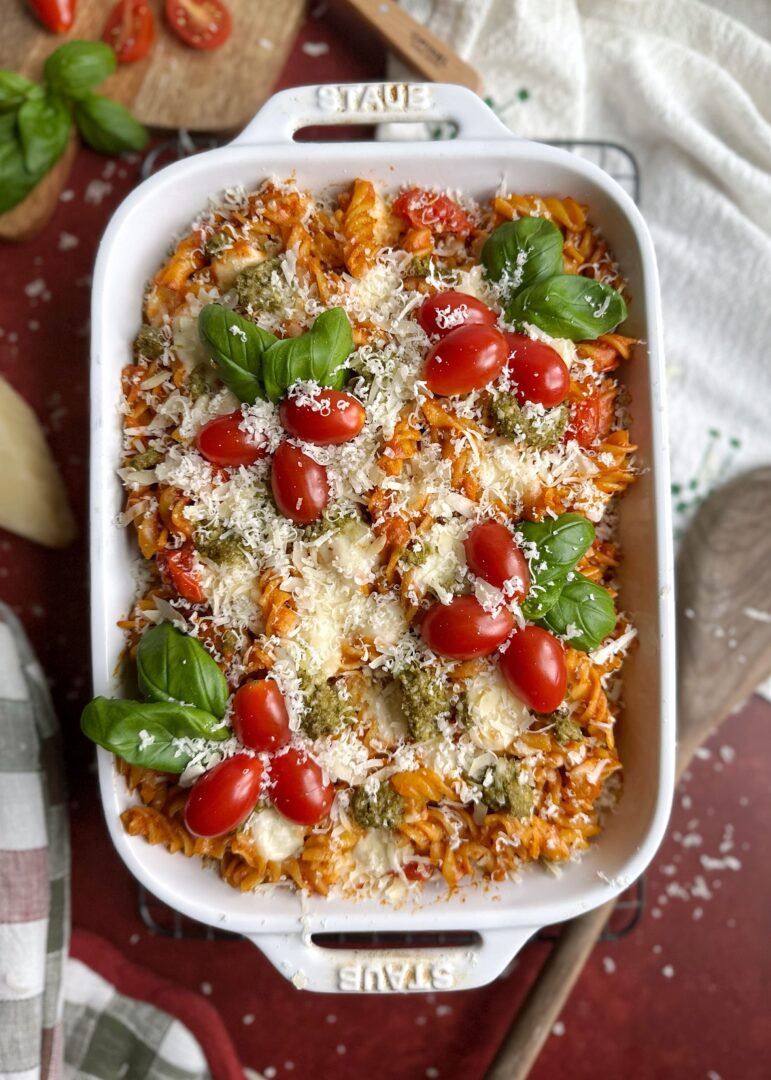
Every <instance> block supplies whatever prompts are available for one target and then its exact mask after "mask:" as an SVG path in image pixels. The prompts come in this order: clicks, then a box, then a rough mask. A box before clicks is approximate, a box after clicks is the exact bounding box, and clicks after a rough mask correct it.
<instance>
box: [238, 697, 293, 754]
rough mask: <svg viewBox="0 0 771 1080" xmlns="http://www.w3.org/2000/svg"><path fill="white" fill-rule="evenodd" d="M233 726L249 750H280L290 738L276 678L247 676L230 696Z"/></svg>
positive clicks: (287, 719) (282, 698) (282, 700)
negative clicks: (231, 698)
mask: <svg viewBox="0 0 771 1080" xmlns="http://www.w3.org/2000/svg"><path fill="white" fill-rule="evenodd" d="M233 730H234V731H235V733H236V735H237V736H238V738H239V739H240V740H241V742H242V743H243V744H244V746H248V747H249V749H250V750H257V751H261V752H262V751H271V750H280V749H281V747H282V746H286V744H287V743H288V742H289V738H290V733H289V715H288V713H287V711H286V705H285V703H284V695H283V694H282V693H281V691H280V690H279V688H278V684H277V683H276V681H275V679H249V680H247V682H245V683H244V684H243V685H242V686H240V687H239V688H238V690H237V691H236V694H235V697H234V698H233Z"/></svg>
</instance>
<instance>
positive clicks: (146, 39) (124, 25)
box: [102, 0, 155, 64]
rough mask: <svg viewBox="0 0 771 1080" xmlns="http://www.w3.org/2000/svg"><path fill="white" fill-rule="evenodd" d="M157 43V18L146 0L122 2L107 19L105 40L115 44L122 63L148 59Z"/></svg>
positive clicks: (120, 0)
mask: <svg viewBox="0 0 771 1080" xmlns="http://www.w3.org/2000/svg"><path fill="white" fill-rule="evenodd" d="M154 40H155V19H154V18H153V13H152V11H151V10H150V8H149V7H148V6H147V3H146V0H119V2H118V3H117V4H116V5H115V7H114V8H113V9H112V11H111V12H110V14H109V16H108V17H107V23H106V25H105V28H104V33H103V34H102V41H104V42H106V44H107V45H112V47H113V49H114V50H115V55H116V56H117V58H118V63H119V64H133V63H134V61H135V60H141V59H142V58H143V57H144V56H147V54H148V52H149V51H150V46H151V45H152V43H153V41H154Z"/></svg>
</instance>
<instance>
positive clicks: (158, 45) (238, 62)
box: [0, 0, 304, 131]
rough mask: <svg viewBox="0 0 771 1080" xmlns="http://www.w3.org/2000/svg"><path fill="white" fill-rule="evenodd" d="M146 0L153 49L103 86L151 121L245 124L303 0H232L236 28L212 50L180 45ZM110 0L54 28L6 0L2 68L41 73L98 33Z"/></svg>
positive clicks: (89, 1)
mask: <svg viewBox="0 0 771 1080" xmlns="http://www.w3.org/2000/svg"><path fill="white" fill-rule="evenodd" d="M148 2H149V3H150V5H151V7H152V9H153V14H154V15H155V23H156V35H155V44H154V46H153V48H152V50H151V52H150V54H149V55H148V56H147V57H146V58H145V59H144V60H141V61H139V62H138V63H135V64H123V65H120V66H119V67H118V70H117V71H116V72H115V74H114V75H112V76H111V77H110V78H109V79H107V80H106V81H105V82H104V83H103V84H102V86H100V87H99V90H98V92H99V93H104V94H108V95H109V96H110V97H114V98H116V99H117V100H118V101H121V102H123V104H124V105H127V106H128V107H129V108H130V109H131V110H132V112H133V113H134V115H135V116H136V117H137V119H138V120H141V121H142V123H143V124H147V126H148V127H159V128H187V130H188V131H231V130H236V129H238V128H241V127H243V126H244V124H246V122H247V121H248V120H250V119H251V117H252V116H253V115H254V113H255V112H257V110H258V108H259V107H260V105H261V104H262V103H263V101H265V99H266V98H267V97H268V95H269V94H270V92H271V90H272V89H273V85H274V83H275V82H276V79H277V78H278V75H279V73H280V71H281V68H282V67H283V64H284V61H285V60H286V57H287V53H288V52H289V48H290V46H291V44H292V42H293V41H294V37H295V34H296V33H297V29H298V27H299V24H300V21H301V19H302V16H303V6H304V5H303V0H280V2H277V0H227V2H228V6H229V8H230V12H231V14H232V16H233V33H232V34H231V35H230V38H229V39H228V41H226V42H225V44H224V45H223V46H222V47H221V48H219V49H213V50H211V51H210V52H207V51H197V50H196V49H190V48H188V47H187V46H186V45H183V44H182V42H181V41H179V39H178V38H177V37H176V35H175V34H173V33H172V31H171V30H170V29H169V28H168V26H167V25H166V20H165V18H164V15H163V3H162V0H148ZM112 3H113V0H79V3H78V9H77V17H76V19H75V25H74V27H73V28H72V30H71V31H70V32H69V33H68V34H50V33H48V31H47V30H45V29H44V28H43V27H41V25H40V23H39V22H38V21H37V19H36V18H35V17H34V15H32V14H31V12H30V11H29V9H28V8H27V6H26V4H25V3H24V0H2V9H3V30H2V34H0V67H3V68H13V69H15V70H19V71H21V72H22V74H24V75H26V76H27V77H28V78H31V79H38V78H40V75H41V72H42V69H43V63H44V61H45V59H46V57H47V56H48V54H49V53H50V52H53V50H54V49H56V48H57V47H58V46H59V45H61V44H63V42H65V41H68V40H72V39H77V38H86V39H97V40H98V39H99V38H100V37H101V35H102V31H103V30H104V24H105V21H106V19H107V15H108V13H109V11H110V10H111V8H112Z"/></svg>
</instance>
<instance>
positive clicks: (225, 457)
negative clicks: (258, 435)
mask: <svg viewBox="0 0 771 1080" xmlns="http://www.w3.org/2000/svg"><path fill="white" fill-rule="evenodd" d="M243 418H244V417H243V413H242V412H241V410H240V409H237V410H236V411H235V412H232V413H227V415H226V416H215V418H214V419H213V420H210V421H209V422H208V424H204V426H203V427H202V428H201V430H200V431H199V432H198V435H197V437H196V440H195V444H196V446H197V447H198V449H199V451H200V452H201V454H203V456H204V457H205V458H206V460H207V461H211V462H212V464H213V465H225V466H228V467H230V468H233V467H235V466H238V465H254V463H255V461H259V459H260V458H263V457H265V454H266V453H267V451H266V449H265V447H264V446H261V445H258V444H257V443H255V441H254V439H253V438H252V436H251V435H250V434H249V432H248V431H242V430H241V426H240V425H241V421H242V420H243Z"/></svg>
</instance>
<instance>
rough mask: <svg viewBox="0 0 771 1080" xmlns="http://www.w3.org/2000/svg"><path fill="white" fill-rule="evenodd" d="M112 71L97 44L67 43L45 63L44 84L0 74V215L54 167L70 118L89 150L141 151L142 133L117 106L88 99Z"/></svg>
mask: <svg viewBox="0 0 771 1080" xmlns="http://www.w3.org/2000/svg"><path fill="white" fill-rule="evenodd" d="M115 67H116V59H115V53H114V51H113V50H112V49H111V48H110V46H109V45H105V44H104V43H102V42H100V41H68V42H67V43H66V44H65V45H62V46H61V47H60V48H58V49H56V50H55V51H54V52H52V53H51V55H50V56H49V57H48V59H47V60H46V63H45V68H44V72H43V74H44V82H43V83H42V84H41V83H34V82H30V80H29V79H25V78H24V77H23V76H22V75H18V74H17V73H16V72H14V71H5V70H3V71H0V213H3V212H4V211H6V210H10V209H11V208H12V207H14V206H16V205H17V204H18V203H20V202H21V201H22V199H24V198H25V197H26V196H27V195H28V194H29V193H30V191H32V189H33V188H34V187H35V185H36V184H37V183H38V181H39V180H41V179H42V178H43V177H44V176H45V174H46V173H47V172H49V171H50V169H51V168H52V167H53V166H54V165H55V164H56V162H57V161H58V160H59V158H60V157H61V155H62V154H63V153H64V150H65V148H66V146H67V143H68V142H69V139H70V132H71V130H72V121H73V112H74V119H75V123H76V124H77V126H78V129H79V130H80V133H81V135H82V136H83V139H84V140H85V141H86V142H87V143H88V144H89V145H90V146H92V147H93V148H94V149H95V150H98V151H100V152H101V153H105V154H117V153H120V152H122V151H124V150H141V149H143V147H144V146H145V145H146V143H147V139H148V134H147V131H146V130H145V129H144V128H143V127H142V125H141V124H140V123H138V122H137V121H136V120H135V119H134V117H133V116H132V115H131V113H130V112H128V110H127V109H124V107H123V106H122V105H119V104H118V102H117V101H111V100H110V99H109V98H102V97H98V96H97V95H96V94H94V93H92V90H93V87H94V86H96V85H97V83H100V82H102V80H103V79H105V78H107V76H108V75H110V74H111V73H112V72H113V71H114V70H115Z"/></svg>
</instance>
